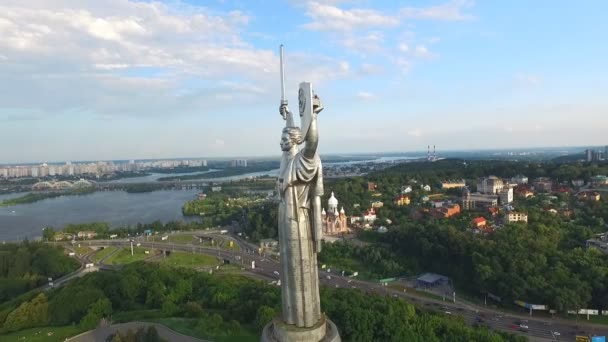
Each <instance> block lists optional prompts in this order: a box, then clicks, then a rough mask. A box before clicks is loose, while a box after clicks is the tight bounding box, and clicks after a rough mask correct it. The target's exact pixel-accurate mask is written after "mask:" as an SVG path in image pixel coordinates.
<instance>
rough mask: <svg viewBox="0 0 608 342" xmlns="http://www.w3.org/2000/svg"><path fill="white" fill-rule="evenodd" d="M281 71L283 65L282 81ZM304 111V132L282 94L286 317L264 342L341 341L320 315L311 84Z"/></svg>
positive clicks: (319, 178)
mask: <svg viewBox="0 0 608 342" xmlns="http://www.w3.org/2000/svg"><path fill="white" fill-rule="evenodd" d="M281 57H282V48H281ZM281 60H282V58H281ZM282 70H283V69H282V63H281V76H283V71H282ZM281 78H282V77H281ZM299 109H300V117H301V126H302V127H301V128H300V127H297V126H296V125H295V124H294V121H293V116H292V113H291V112H290V111H289V108H288V106H287V101H286V100H285V96H284V93H283V94H282V100H281V105H280V107H279V112H280V114H281V116H282V117H283V119H284V120H285V122H286V125H285V128H284V129H283V131H282V135H281V142H280V146H281V150H282V151H283V156H282V159H281V167H280V169H279V176H278V179H277V191H278V194H279V199H280V202H279V214H278V225H279V248H280V253H281V272H280V273H279V274H280V279H281V303H282V306H281V307H282V315H281V317H280V318H278V319H275V320H274V321H273V322H271V323H270V324H268V325H267V326H266V327H265V328H264V331H263V334H262V341H280V342H287V341H289V342H291V341H302V342H319V341H331V342H335V341H340V336H339V335H338V331H337V328H336V326H335V325H334V324H333V323H332V322H331V321H329V320H328V319H326V318H325V317H324V315H323V314H322V313H321V301H320V298H319V275H318V268H317V253H318V252H320V251H321V234H322V223H321V196H322V195H323V171H322V166H321V159H320V158H319V155H318V153H317V146H318V143H319V134H318V129H317V116H318V115H319V113H320V112H321V111H322V110H323V105H322V104H321V100H320V99H319V97H318V96H317V95H314V94H313V92H312V86H311V84H310V83H307V82H303V83H301V84H300V92H299ZM301 144H304V148H303V149H302V150H300V149H299V146H300V145H301Z"/></svg>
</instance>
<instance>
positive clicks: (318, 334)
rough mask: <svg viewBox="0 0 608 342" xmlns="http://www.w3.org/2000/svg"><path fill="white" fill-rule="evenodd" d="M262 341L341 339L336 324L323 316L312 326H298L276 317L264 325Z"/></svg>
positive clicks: (328, 341)
mask: <svg viewBox="0 0 608 342" xmlns="http://www.w3.org/2000/svg"><path fill="white" fill-rule="evenodd" d="M261 342H341V339H340V335H339V334H338V328H337V327H336V325H335V324H334V323H333V322H332V321H330V320H329V319H326V318H325V316H322V318H321V319H320V320H319V322H318V323H317V324H315V325H314V326H312V327H310V328H298V327H296V326H294V325H289V324H285V323H283V322H282V320H281V318H276V319H274V320H273V321H272V322H270V323H268V324H267V325H266V326H265V327H264V331H262V339H261Z"/></svg>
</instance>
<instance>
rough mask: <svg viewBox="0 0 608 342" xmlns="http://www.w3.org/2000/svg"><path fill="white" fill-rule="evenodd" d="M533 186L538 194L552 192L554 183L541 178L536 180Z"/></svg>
mask: <svg viewBox="0 0 608 342" xmlns="http://www.w3.org/2000/svg"><path fill="white" fill-rule="evenodd" d="M532 185H533V186H534V190H536V191H537V192H551V189H552V188H553V181H552V180H551V179H550V178H547V177H539V178H536V179H535V180H534V182H533V183H532Z"/></svg>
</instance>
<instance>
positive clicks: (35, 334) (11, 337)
mask: <svg viewBox="0 0 608 342" xmlns="http://www.w3.org/2000/svg"><path fill="white" fill-rule="evenodd" d="M81 332H83V331H82V329H80V328H78V327H74V326H71V325H68V326H64V327H44V328H32V329H25V330H21V331H17V332H14V333H10V334H7V335H0V340H1V341H3V342H13V341H15V342H16V341H20V342H23V341H26V342H42V341H44V342H51V341H52V342H56V341H63V340H65V339H66V338H68V337H72V336H75V335H78V334H79V333H81ZM49 333H52V335H51V336H48V335H47V334H49Z"/></svg>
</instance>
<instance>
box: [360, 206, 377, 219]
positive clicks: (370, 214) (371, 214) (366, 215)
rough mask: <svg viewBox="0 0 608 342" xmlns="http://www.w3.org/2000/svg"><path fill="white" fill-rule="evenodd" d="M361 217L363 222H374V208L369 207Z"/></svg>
mask: <svg viewBox="0 0 608 342" xmlns="http://www.w3.org/2000/svg"><path fill="white" fill-rule="evenodd" d="M361 218H362V219H363V222H365V223H374V221H376V219H377V217H376V211H375V210H374V208H371V209H369V210H367V211H365V212H364V213H363V216H362V217H361Z"/></svg>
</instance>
